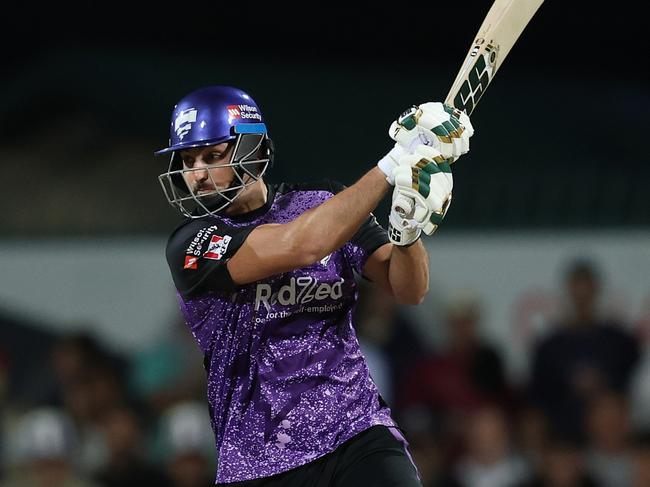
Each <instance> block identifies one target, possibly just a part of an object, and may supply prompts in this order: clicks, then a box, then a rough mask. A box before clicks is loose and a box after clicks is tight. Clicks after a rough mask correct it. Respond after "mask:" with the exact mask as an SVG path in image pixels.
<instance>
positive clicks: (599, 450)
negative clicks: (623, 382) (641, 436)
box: [586, 393, 634, 487]
mask: <svg viewBox="0 0 650 487" xmlns="http://www.w3.org/2000/svg"><path fill="white" fill-rule="evenodd" d="M628 416H629V415H628V409H627V402H626V400H625V398H624V397H622V396H620V395H618V394H612V393H605V394H602V395H600V396H598V397H596V398H594V399H593V400H592V402H591V404H590V406H589V410H588V413H587V418H586V421H587V436H588V439H589V451H588V454H587V469H588V471H589V472H590V473H591V475H592V476H593V478H594V479H595V480H596V481H597V483H598V485H599V486H602V487H621V486H627V485H632V477H633V472H634V467H633V456H632V448H631V444H630V425H629V417H628Z"/></svg>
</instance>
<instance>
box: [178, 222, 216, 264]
mask: <svg viewBox="0 0 650 487" xmlns="http://www.w3.org/2000/svg"><path fill="white" fill-rule="evenodd" d="M216 229H217V226H216V225H211V226H209V227H207V228H201V229H200V230H199V231H198V232H196V235H195V236H194V238H193V239H192V240H191V241H190V244H189V245H188V246H187V249H185V253H186V254H187V255H194V256H196V257H201V249H202V248H203V244H204V243H205V241H206V240H207V239H208V238H210V235H212V234H213V233H214V232H215V230H216Z"/></svg>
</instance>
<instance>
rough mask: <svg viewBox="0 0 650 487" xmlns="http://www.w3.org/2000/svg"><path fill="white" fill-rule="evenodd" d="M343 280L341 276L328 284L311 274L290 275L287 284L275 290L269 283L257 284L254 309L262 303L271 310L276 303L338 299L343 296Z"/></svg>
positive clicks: (299, 303)
mask: <svg viewBox="0 0 650 487" xmlns="http://www.w3.org/2000/svg"><path fill="white" fill-rule="evenodd" d="M343 282H345V279H343V278H341V279H340V280H339V281H337V282H335V283H334V284H328V283H326V282H320V281H319V280H318V279H315V278H313V277H311V276H301V277H298V278H296V277H292V278H291V279H290V280H289V284H285V285H284V286H281V287H280V288H279V289H278V290H277V291H276V292H273V289H272V288H271V285H270V284H258V285H257V287H256V289H255V311H257V310H259V309H260V306H262V305H264V307H265V308H266V310H267V311H271V307H272V306H277V305H281V306H295V305H304V304H308V303H312V302H313V301H323V300H324V299H333V300H338V299H341V296H343V290H342V286H343Z"/></svg>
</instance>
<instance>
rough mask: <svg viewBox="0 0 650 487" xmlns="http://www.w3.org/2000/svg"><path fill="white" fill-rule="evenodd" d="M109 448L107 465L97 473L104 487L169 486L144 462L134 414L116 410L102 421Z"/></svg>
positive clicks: (98, 480)
mask: <svg viewBox="0 0 650 487" xmlns="http://www.w3.org/2000/svg"><path fill="white" fill-rule="evenodd" d="M102 426H103V430H104V434H105V437H106V443H107V447H108V461H107V463H106V465H104V466H103V468H101V470H100V471H99V472H97V474H96V476H95V479H96V481H97V482H98V483H99V484H101V485H103V486H105V487H137V486H142V487H147V486H159V487H165V486H167V485H168V482H167V478H166V477H165V476H164V475H163V474H162V472H161V471H160V470H158V469H156V468H155V467H153V466H152V465H150V464H149V463H148V462H147V461H146V460H145V458H144V456H145V455H144V453H143V452H144V450H145V447H144V441H143V437H142V431H141V428H140V422H139V420H138V418H137V416H136V414H135V412H134V411H132V410H130V409H128V408H125V407H123V408H117V409H115V410H113V411H111V412H109V413H107V414H106V415H105V416H104V418H103V421H102Z"/></svg>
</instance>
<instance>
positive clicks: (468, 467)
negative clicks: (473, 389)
mask: <svg viewBox="0 0 650 487" xmlns="http://www.w3.org/2000/svg"><path fill="white" fill-rule="evenodd" d="M466 427H467V429H466V432H465V451H466V453H465V454H464V455H463V456H462V457H461V458H460V461H459V462H458V463H457V464H456V466H455V468H454V470H453V478H454V480H455V482H456V483H457V484H458V485H461V486H463V487H511V486H517V485H519V484H521V483H523V482H524V481H526V479H527V477H528V475H529V473H528V471H527V469H526V466H525V463H524V461H523V460H522V459H521V458H520V457H519V456H518V455H517V454H516V453H515V452H514V451H513V449H512V444H511V441H510V433H509V431H508V424H507V422H506V417H505V415H504V413H503V412H502V411H501V410H499V409H497V408H494V407H484V408H482V409H480V410H479V411H477V412H476V413H475V414H474V415H473V416H472V417H471V418H470V419H469V421H468V422H467V425H466Z"/></svg>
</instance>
